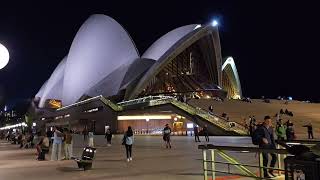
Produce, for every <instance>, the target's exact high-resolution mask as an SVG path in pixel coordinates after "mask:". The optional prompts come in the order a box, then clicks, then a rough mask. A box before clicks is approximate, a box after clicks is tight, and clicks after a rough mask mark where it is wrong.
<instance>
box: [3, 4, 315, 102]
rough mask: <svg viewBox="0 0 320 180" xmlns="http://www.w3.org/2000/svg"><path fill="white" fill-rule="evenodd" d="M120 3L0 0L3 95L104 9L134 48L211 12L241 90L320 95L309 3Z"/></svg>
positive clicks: (44, 66) (10, 94)
mask: <svg viewBox="0 0 320 180" xmlns="http://www.w3.org/2000/svg"><path fill="white" fill-rule="evenodd" d="M222 2H223V3H222ZM123 3H124V2H123ZM123 3H118V4H117V3H113V2H105V3H99V4H97V3H93V2H92V4H90V5H88V4H83V5H81V4H78V5H77V6H73V4H64V5H63V6H62V5H60V6H57V7H56V6H55V5H53V6H50V7H49V6H43V7H40V6H39V7H37V6H36V5H34V6H31V7H23V8H22V7H19V8H17V7H15V6H12V7H11V6H9V5H8V6H4V7H1V9H2V10H1V11H0V23H1V29H0V43H2V44H3V45H5V46H6V47H7V48H8V50H9V52H10V62H9V64H8V65H7V67H5V68H4V69H2V70H0V82H1V83H0V93H1V91H4V92H5V93H4V94H5V97H6V100H7V102H9V101H11V100H14V99H19V98H32V97H34V95H35V94H36V93H37V91H38V90H39V89H40V87H41V86H42V84H43V83H44V82H45V80H47V79H48V78H49V76H50V75H51V73H52V71H53V70H54V69H55V67H56V66H57V65H58V63H59V62H60V61H61V60H62V58H63V57H64V56H65V55H67V53H68V50H69V47H70V45H71V43H72V40H73V38H74V36H75V35H76V33H77V31H78V29H79V28H80V26H81V25H82V23H83V22H84V21H85V20H86V19H87V18H88V17H89V16H90V15H92V14H105V15H107V16H110V17H112V18H114V19H115V20H116V21H117V22H119V23H120V24H121V25H122V26H123V27H124V28H125V29H126V30H127V31H128V33H129V34H130V35H131V37H132V39H133V41H134V42H135V44H136V46H137V48H138V50H139V52H140V54H143V52H144V51H145V50H146V49H147V48H148V47H149V46H150V45H151V44H152V43H153V42H154V41H156V40H157V39H158V38H159V37H161V36H162V35H164V34H165V33H167V32H169V31H171V30H173V29H175V28H177V27H179V26H183V25H187V24H195V23H199V24H206V23H209V22H211V21H212V20H213V19H214V18H217V19H218V21H219V23H220V25H219V28H220V29H219V30H220V40H221V46H222V56H223V57H227V56H233V57H234V59H235V61H236V65H237V68H238V72H239V76H240V80H241V85H242V89H243V94H244V96H249V97H252V98H260V97H261V96H265V97H266V98H276V97H278V96H292V97H293V98H294V99H298V100H314V101H320V95H319V94H318V92H319V90H320V88H319V87H320V86H319V85H318V84H316V83H314V82H316V79H315V78H316V72H317V70H318V66H319V65H320V62H319V61H318V60H317V51H316V47H317V42H318V40H319V36H316V35H317V32H318V30H319V28H318V27H317V24H316V22H317V21H316V20H317V17H318V16H317V15H316V13H318V12H317V10H316V6H313V5H312V4H299V3H294V2H290V3H285V2H276V1H275V2H269V1H268V2H267V3H262V2H259V3H252V2H250V3H249V2H246V3H244V2H236V1H227V2H226V1H216V2H214V1H202V2H201V3H200V2H198V3H197V2H195V3H194V4H191V3H186V2H182V1H179V2H169V1H168V2H163V1H161V2H153V3H146V4H143V3H140V4H139V3H132V4H130V3H128V5H127V6H124V5H123ZM1 89H3V90H1ZM0 96H1V94H0ZM0 100H1V99H0Z"/></svg>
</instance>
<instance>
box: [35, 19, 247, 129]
mask: <svg viewBox="0 0 320 180" xmlns="http://www.w3.org/2000/svg"><path fill="white" fill-rule="evenodd" d="M149 30H152V29H149ZM160 95H163V96H175V97H177V96H180V97H188V98H192V97H195V96H196V97H200V98H201V97H204V96H206V97H219V98H222V99H223V98H233V99H239V98H241V96H242V92H241V85H240V80H239V76H238V72H237V68H236V66H235V62H234V60H233V58H232V57H227V58H223V57H222V54H221V46H220V39H219V32H218V27H217V26H213V25H211V24H206V25H200V24H190V25H185V26H182V27H178V28H176V29H174V30H172V31H170V32H168V33H166V34H165V35H163V36H162V37H160V38H159V39H158V40H156V41H155V42H154V43H153V44H152V45H151V46H150V47H149V48H148V49H147V50H146V51H145V52H144V53H143V54H142V55H141V54H140V53H139V52H138V49H137V48H136V46H135V44H134V42H133V40H132V38H131V37H130V35H129V34H128V32H127V31H126V30H125V29H124V28H123V27H122V26H121V25H120V24H119V23H118V22H117V21H115V20H114V19H112V18H111V17H108V16H106V15H92V16H90V17H89V18H88V19H87V20H86V21H85V22H84V24H83V25H82V26H81V28H80V29H79V31H78V32H77V34H76V35H75V38H74V40H73V42H72V44H71V47H70V50H69V52H68V54H66V55H65V57H64V58H63V59H62V60H61V62H60V63H59V64H58V66H57V67H56V69H55V70H54V71H53V73H52V74H51V76H50V78H49V79H48V80H47V81H46V82H45V83H44V84H43V85H42V87H41V88H40V90H39V92H38V93H37V94H36V95H35V106H36V109H37V113H38V118H39V122H45V123H43V124H46V126H47V127H49V126H52V125H68V126H69V127H70V126H72V127H73V126H74V127H77V128H78V129H79V128H81V127H85V128H89V127H87V126H92V123H91V122H94V123H95V125H94V126H95V127H94V128H95V131H97V132H102V131H104V127H105V126H106V125H108V126H109V127H112V129H113V130H114V131H118V130H121V129H123V128H124V127H125V125H127V124H128V123H124V122H121V123H122V124H121V123H120V122H119V121H120V120H119V117H120V116H128V114H129V115H132V114H135V115H136V114H141V113H145V112H146V111H136V112H134V111H135V110H131V111H130V112H120V113H119V112H116V111H111V110H110V108H109V109H108V108H107V107H105V106H104V105H103V104H102V103H101V102H98V101H95V100H96V99H95V97H103V98H105V99H106V100H108V101H109V100H110V102H113V103H115V104H116V103H119V102H122V101H130V100H133V99H137V98H141V97H147V96H160ZM158 112H160V111H158ZM149 113H151V112H149ZM158 114H159V113H158ZM162 115H163V114H162ZM171 116H172V115H171ZM129 119H130V118H129ZM154 119H157V118H154ZM158 119H160V120H161V119H162V118H161V117H159V118H158ZM164 119H165V118H164ZM167 119H168V120H170V118H167ZM138 120H139V118H138V119H137V121H138ZM148 120H149V119H148ZM160 120H159V122H160ZM162 120H163V119H162ZM88 123H89V124H90V123H91V125H88ZM153 123H154V126H155V127H156V126H158V125H157V123H156V122H153ZM163 123H164V122H163ZM129 124H130V123H129ZM159 125H160V123H159ZM162 125H163V124H161V126H162ZM122 126H123V127H122ZM138 126H139V125H137V124H136V127H138ZM140 126H141V127H142V126H143V125H140ZM121 127H122V128H121Z"/></svg>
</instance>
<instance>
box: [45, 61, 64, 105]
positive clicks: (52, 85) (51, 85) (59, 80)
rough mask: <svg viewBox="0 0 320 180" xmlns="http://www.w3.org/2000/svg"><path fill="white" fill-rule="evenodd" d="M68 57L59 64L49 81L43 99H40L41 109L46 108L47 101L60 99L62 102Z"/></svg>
mask: <svg viewBox="0 0 320 180" xmlns="http://www.w3.org/2000/svg"><path fill="white" fill-rule="evenodd" d="M66 59H67V57H64V58H63V59H62V61H61V62H60V63H59V64H58V66H57V67H56V69H55V70H54V71H53V73H52V74H51V76H50V78H49V79H48V81H47V85H46V87H45V88H44V90H43V94H42V97H41V99H40V103H39V107H40V108H42V107H44V106H45V101H46V100H47V99H58V100H62V87H63V76H64V69H65V64H66Z"/></svg>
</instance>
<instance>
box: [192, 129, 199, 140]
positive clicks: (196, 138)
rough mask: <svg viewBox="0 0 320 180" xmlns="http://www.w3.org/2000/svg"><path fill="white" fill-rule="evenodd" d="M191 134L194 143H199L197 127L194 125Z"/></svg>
mask: <svg viewBox="0 0 320 180" xmlns="http://www.w3.org/2000/svg"><path fill="white" fill-rule="evenodd" d="M193 134H194V141H195V142H200V139H199V129H198V125H195V126H194V127H193Z"/></svg>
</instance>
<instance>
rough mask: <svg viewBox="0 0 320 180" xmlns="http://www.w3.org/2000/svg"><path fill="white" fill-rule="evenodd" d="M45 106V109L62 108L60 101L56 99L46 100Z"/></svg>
mask: <svg viewBox="0 0 320 180" xmlns="http://www.w3.org/2000/svg"><path fill="white" fill-rule="evenodd" d="M46 104H47V108H53V109H58V108H61V107H62V103H61V101H60V100H56V99H48V100H47V103H46Z"/></svg>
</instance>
